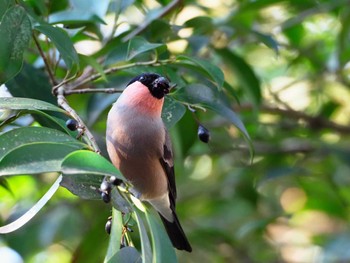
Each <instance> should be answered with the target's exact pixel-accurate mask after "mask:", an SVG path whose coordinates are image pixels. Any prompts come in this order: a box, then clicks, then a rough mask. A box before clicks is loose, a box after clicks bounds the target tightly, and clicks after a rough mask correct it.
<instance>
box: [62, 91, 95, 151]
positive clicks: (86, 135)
mask: <svg viewBox="0 0 350 263" xmlns="http://www.w3.org/2000/svg"><path fill="white" fill-rule="evenodd" d="M57 104H58V105H59V106H60V107H61V108H63V109H64V110H65V111H66V112H68V114H69V115H70V116H72V118H74V119H75V120H76V121H77V122H78V123H79V127H81V128H82V129H83V133H84V137H83V138H84V139H85V141H86V142H87V143H88V144H89V145H90V147H92V149H93V150H94V151H95V152H96V153H101V151H100V148H99V147H98V145H97V143H96V140H95V138H94V136H93V135H92V133H91V132H90V130H89V129H88V128H87V126H86V125H85V123H84V122H83V120H82V119H81V118H80V116H79V115H78V114H77V113H76V112H75V111H74V110H73V109H72V108H71V107H70V106H69V104H68V102H67V100H66V98H65V97H64V87H63V86H62V87H60V88H58V90H57Z"/></svg>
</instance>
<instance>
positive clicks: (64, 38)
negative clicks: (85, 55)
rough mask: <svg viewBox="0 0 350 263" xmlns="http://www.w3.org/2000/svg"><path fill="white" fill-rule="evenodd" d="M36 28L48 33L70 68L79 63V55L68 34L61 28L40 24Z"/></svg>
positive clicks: (45, 33)
mask: <svg viewBox="0 0 350 263" xmlns="http://www.w3.org/2000/svg"><path fill="white" fill-rule="evenodd" d="M35 29H36V30H38V31H39V32H41V33H43V34H44V35H46V36H47V37H48V38H49V39H50V40H51V41H52V42H53V44H54V45H55V47H56V48H57V50H58V51H59V52H60V54H61V56H62V58H63V60H64V62H65V63H66V65H67V67H68V69H72V67H73V66H78V65H79V57H78V54H77V52H76V51H75V48H74V46H73V43H72V41H71V39H70V38H69V36H68V34H67V33H66V32H65V31H64V30H63V29H61V28H58V27H54V26H51V25H38V26H35Z"/></svg>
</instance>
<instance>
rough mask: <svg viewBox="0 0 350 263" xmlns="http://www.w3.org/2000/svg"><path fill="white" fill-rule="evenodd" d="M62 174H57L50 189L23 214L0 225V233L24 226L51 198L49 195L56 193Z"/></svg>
mask: <svg viewBox="0 0 350 263" xmlns="http://www.w3.org/2000/svg"><path fill="white" fill-rule="evenodd" d="M61 179H62V176H59V177H58V178H57V179H56V181H55V182H54V183H53V185H52V186H51V187H50V189H49V190H48V191H47V192H46V193H45V195H44V196H43V197H42V198H40V200H39V201H38V202H37V203H36V204H35V205H33V206H32V207H31V208H30V209H29V210H28V211H27V212H26V213H25V214H23V215H22V216H21V217H20V218H18V219H16V220H15V221H13V222H11V223H9V224H7V225H5V226H2V227H0V234H7V233H10V232H13V231H15V230H17V229H19V228H20V227H22V226H24V225H25V224H26V223H28V222H29V221H30V220H31V219H32V218H33V217H34V216H35V215H36V214H37V213H38V212H39V211H40V210H41V209H42V208H43V207H44V205H45V204H46V203H47V202H48V201H49V200H50V199H51V197H52V196H53V195H54V193H56V191H57V190H58V188H59V186H60V181H61Z"/></svg>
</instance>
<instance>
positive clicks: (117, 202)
mask: <svg viewBox="0 0 350 263" xmlns="http://www.w3.org/2000/svg"><path fill="white" fill-rule="evenodd" d="M111 204H112V206H113V207H114V208H115V209H117V210H118V211H120V212H122V213H124V214H127V213H131V212H132V211H133V209H132V208H131V206H130V204H129V203H128V202H127V201H126V200H125V198H124V197H123V196H122V195H121V194H120V192H119V190H118V188H117V187H113V188H112V190H111Z"/></svg>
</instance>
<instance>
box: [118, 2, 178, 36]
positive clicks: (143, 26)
mask: <svg viewBox="0 0 350 263" xmlns="http://www.w3.org/2000/svg"><path fill="white" fill-rule="evenodd" d="M181 3H182V0H173V1H171V2H170V3H169V4H168V5H167V6H165V7H164V8H163V9H162V10H161V11H159V13H158V15H157V17H155V18H153V19H149V20H145V21H144V22H143V23H142V24H141V25H139V26H138V27H137V28H135V30H133V31H131V32H130V33H129V34H127V35H126V36H125V37H124V38H123V41H124V42H127V41H129V40H130V39H132V38H133V37H135V36H137V35H138V34H140V33H142V32H143V31H144V30H145V29H146V28H147V27H148V26H149V25H150V24H151V23H152V21H154V20H155V19H158V18H161V17H163V16H166V15H167V14H169V13H170V12H171V11H173V9H175V8H176V7H178V6H179V5H180V4H181Z"/></svg>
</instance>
